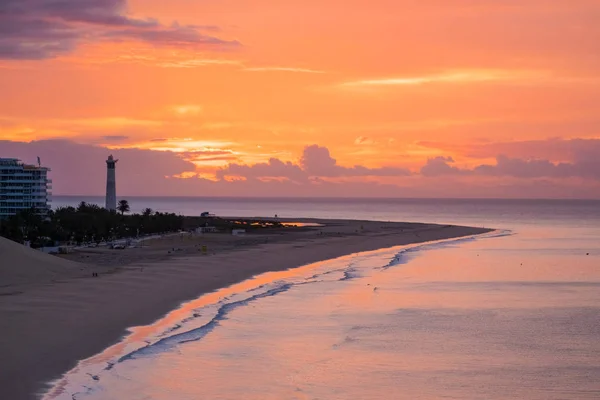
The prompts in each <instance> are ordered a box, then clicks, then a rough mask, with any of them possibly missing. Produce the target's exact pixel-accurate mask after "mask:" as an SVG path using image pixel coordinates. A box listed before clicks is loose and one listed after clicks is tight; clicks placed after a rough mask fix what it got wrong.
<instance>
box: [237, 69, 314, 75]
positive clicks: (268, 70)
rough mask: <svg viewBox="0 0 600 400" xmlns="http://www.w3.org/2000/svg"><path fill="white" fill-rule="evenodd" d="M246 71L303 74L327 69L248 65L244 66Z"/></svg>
mask: <svg viewBox="0 0 600 400" xmlns="http://www.w3.org/2000/svg"><path fill="white" fill-rule="evenodd" d="M244 71H248V72H296V73H303V74H324V73H325V71H320V70H316V69H309V68H295V67H248V68H244Z"/></svg>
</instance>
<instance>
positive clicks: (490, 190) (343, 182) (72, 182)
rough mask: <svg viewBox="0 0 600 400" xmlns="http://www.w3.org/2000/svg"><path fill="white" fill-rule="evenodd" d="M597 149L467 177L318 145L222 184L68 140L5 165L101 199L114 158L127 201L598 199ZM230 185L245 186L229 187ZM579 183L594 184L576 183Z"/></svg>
mask: <svg viewBox="0 0 600 400" xmlns="http://www.w3.org/2000/svg"><path fill="white" fill-rule="evenodd" d="M599 144H600V140H589V143H587V145H586V146H581V148H582V149H583V150H582V152H581V153H578V154H577V155H576V157H575V158H574V159H573V160H572V161H570V162H563V163H552V162H550V161H548V160H526V159H518V158H510V157H506V156H498V157H497V161H496V164H490V165H486V164H482V165H479V166H477V167H475V168H473V169H463V168H458V167H456V166H454V165H453V164H454V162H453V160H452V158H448V157H438V158H434V159H430V160H428V162H427V163H426V165H424V166H423V167H422V168H421V169H420V171H418V172H411V171H409V170H407V169H404V168H396V167H385V168H368V167H365V166H361V165H357V166H353V167H346V166H342V165H339V164H338V163H337V161H336V160H335V159H334V158H333V157H332V156H331V154H330V153H329V150H328V149H327V148H325V147H320V146H316V145H313V146H308V147H306V148H305V150H304V152H303V154H302V156H301V158H300V159H299V161H298V162H297V163H294V162H284V161H281V160H279V159H277V158H272V159H270V160H269V161H268V162H265V163H257V164H253V165H243V164H237V163H231V164H229V165H228V166H227V167H225V168H222V169H220V170H218V171H217V178H218V179H219V180H218V181H217V182H214V181H210V180H206V179H201V178H191V179H179V178H175V177H174V176H175V175H179V174H181V173H183V172H190V171H194V170H195V165H194V164H193V163H191V162H189V161H186V160H184V159H183V158H182V157H181V155H178V154H176V153H173V152H168V151H152V150H142V149H116V150H109V149H106V148H104V147H100V146H93V145H87V144H78V143H74V142H72V141H69V140H43V141H34V142H30V143H25V142H12V141H0V157H19V158H21V159H23V160H24V161H27V162H34V161H35V160H36V157H37V156H40V157H41V158H42V162H43V164H45V165H47V166H49V167H51V168H52V178H53V179H54V184H53V185H54V192H55V193H56V194H91V195H93V194H102V193H103V190H104V184H105V178H106V177H105V173H106V172H105V163H104V161H105V160H106V158H107V156H108V155H109V154H111V153H113V154H114V155H115V156H116V157H117V158H119V159H120V160H121V161H120V162H119V166H118V183H119V189H120V192H121V193H123V194H126V195H164V196H176V195H196V196H228V195H232V196H239V195H247V196H258V195H264V196H366V197H369V196H381V197H384V196H386V197H399V196H403V197H419V196H446V197H465V196H472V197H489V196H498V197H503V196H505V195H506V196H509V197H510V196H512V197H519V196H520V197H536V196H537V197H543V196H546V197H556V196H558V197H573V196H580V197H600V161H599V160H600V145H599ZM590 149H592V150H598V151H590ZM183 156H185V157H189V156H194V157H200V158H203V157H209V158H212V157H225V158H227V157H229V156H230V154H229V152H227V151H223V152H217V153H215V152H198V154H195V153H186V154H183ZM225 158H224V159H225ZM462 176H467V177H469V176H475V177H477V176H479V177H511V178H513V181H511V182H512V183H507V182H502V181H497V183H496V184H493V185H492V186H490V183H489V182H488V184H487V186H485V185H479V184H478V183H477V182H476V181H473V180H471V179H468V180H466V181H465V180H461V179H460V178H461V177H462ZM226 177H237V178H239V177H243V178H244V180H241V181H240V180H237V181H233V182H229V181H228V180H227V179H226ZM356 177H405V178H406V179H407V180H408V181H410V182H409V183H408V181H406V182H407V183H406V185H409V186H405V187H400V186H396V185H391V184H389V185H387V184H380V183H375V182H365V181H364V180H357V179H352V178H356ZM552 178H556V179H558V181H554V180H552ZM332 179H333V180H334V181H332ZM581 179H583V180H587V182H589V184H581V183H576V182H577V180H581ZM367 180H372V179H367ZM515 180H516V181H515ZM501 182H502V183H501ZM574 190H575V191H574Z"/></svg>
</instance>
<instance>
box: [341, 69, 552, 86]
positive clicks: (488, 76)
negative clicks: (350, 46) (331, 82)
mask: <svg viewBox="0 0 600 400" xmlns="http://www.w3.org/2000/svg"><path fill="white" fill-rule="evenodd" d="M543 76H548V75H547V74H543V73H540V72H532V71H503V70H473V71H450V72H446V73H442V74H437V75H424V76H415V77H399V78H383V79H367V80H359V81H352V82H346V83H343V84H342V86H345V87H360V86H363V87H364V86H415V85H424V84H433V83H447V84H454V83H455V84H462V83H477V82H493V81H510V80H513V81H518V80H524V79H533V78H540V77H543Z"/></svg>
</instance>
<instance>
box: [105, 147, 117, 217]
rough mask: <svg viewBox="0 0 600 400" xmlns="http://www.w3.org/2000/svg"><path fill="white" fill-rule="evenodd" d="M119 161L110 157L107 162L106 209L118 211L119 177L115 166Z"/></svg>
mask: <svg viewBox="0 0 600 400" xmlns="http://www.w3.org/2000/svg"><path fill="white" fill-rule="evenodd" d="M118 161H119V160H115V158H114V157H113V156H112V155H110V156H108V160H106V209H107V210H112V211H114V210H116V209H117V177H116V174H115V166H116V164H117V162H118Z"/></svg>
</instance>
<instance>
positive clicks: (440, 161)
mask: <svg viewBox="0 0 600 400" xmlns="http://www.w3.org/2000/svg"><path fill="white" fill-rule="evenodd" d="M453 162H454V159H452V157H435V158H430V159H429V160H427V163H426V164H425V165H424V166H423V167H422V168H421V175H424V176H441V175H463V174H465V173H467V171H464V170H461V169H458V168H456V167H453V166H451V165H450V164H451V163H453Z"/></svg>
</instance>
